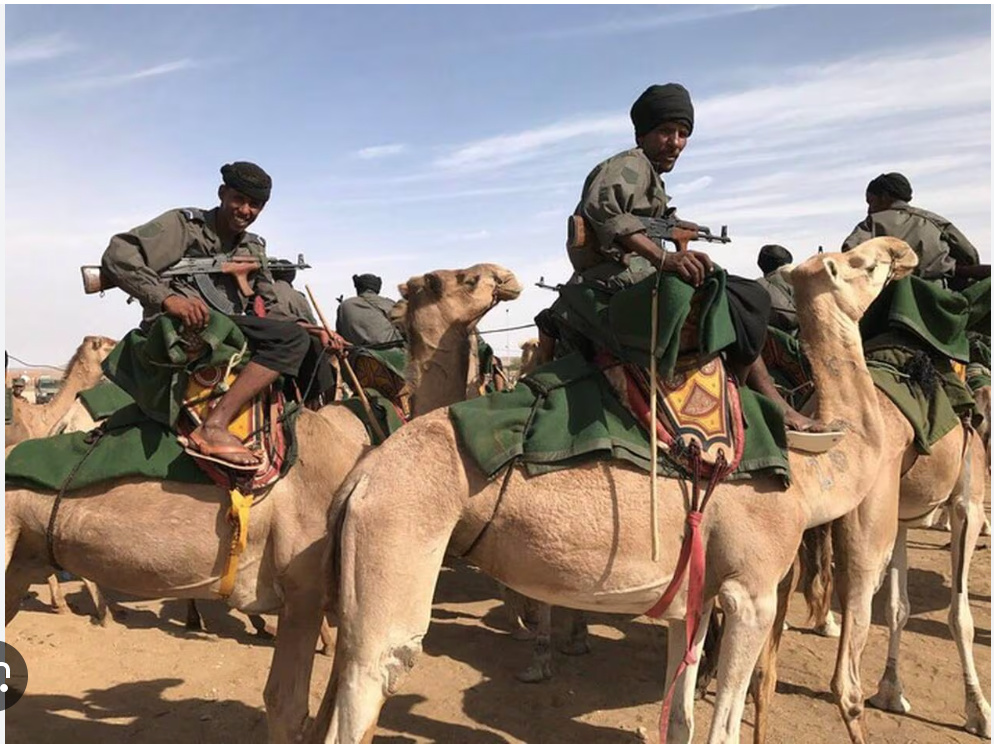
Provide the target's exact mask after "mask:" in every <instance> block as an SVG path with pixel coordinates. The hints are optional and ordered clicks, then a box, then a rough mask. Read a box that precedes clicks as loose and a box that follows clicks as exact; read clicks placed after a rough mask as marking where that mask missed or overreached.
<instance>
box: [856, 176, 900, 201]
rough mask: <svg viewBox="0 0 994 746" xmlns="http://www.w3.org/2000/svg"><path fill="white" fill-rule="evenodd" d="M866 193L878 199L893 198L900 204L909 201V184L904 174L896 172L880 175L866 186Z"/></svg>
mask: <svg viewBox="0 0 994 746" xmlns="http://www.w3.org/2000/svg"><path fill="white" fill-rule="evenodd" d="M866 191H867V193H869V194H875V195H877V196H878V197H893V198H894V199H899V200H901V201H902V202H910V201H911V182H910V181H908V177H906V176H905V175H904V174H899V173H897V172H896V171H892V172H891V173H889V174H880V176H878V177H877V178H875V179H874V180H873V181H871V182H870V183H869V184H867V185H866Z"/></svg>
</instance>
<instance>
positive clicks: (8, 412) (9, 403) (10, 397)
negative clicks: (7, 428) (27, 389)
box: [4, 386, 14, 425]
mask: <svg viewBox="0 0 994 746" xmlns="http://www.w3.org/2000/svg"><path fill="white" fill-rule="evenodd" d="M4 393H5V396H4V422H5V424H7V425H10V424H11V423H13V422H14V391H13V389H11V388H10V386H7V387H5V389H4Z"/></svg>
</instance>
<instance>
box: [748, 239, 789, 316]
mask: <svg viewBox="0 0 994 746" xmlns="http://www.w3.org/2000/svg"><path fill="white" fill-rule="evenodd" d="M793 261H794V257H793V256H792V255H791V253H790V252H789V251H788V250H787V249H785V248H784V247H783V246H778V245H777V244H767V245H766V246H764V247H763V248H761V249H760V250H759V259H758V260H757V264H759V268H760V270H762V272H763V276H762V277H761V278H759V279H758V280H756V282H758V283H759V284H760V285H762V286H763V287H764V288H765V289H766V292H768V293H769V294H770V326H774V327H776V328H777V329H781V330H782V331H785V332H790V333H793V332H796V331H797V309H796V308H795V307H794V288H793V286H792V285H791V284H790V283H789V282H787V280H785V279H784V276H783V273H782V272H781V271H780V270H781V269H782V268H783V267H785V266H786V265H788V264H791V263H792V262H793Z"/></svg>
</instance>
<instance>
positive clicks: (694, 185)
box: [670, 176, 714, 197]
mask: <svg viewBox="0 0 994 746" xmlns="http://www.w3.org/2000/svg"><path fill="white" fill-rule="evenodd" d="M713 181H714V179H712V178H711V177H710V176H701V177H700V178H698V179H694V180H693V181H688V182H686V183H684V184H678V185H676V186H675V187H673V188H672V189H671V190H670V192H672V193H673V195H674V196H677V197H679V196H681V195H686V194H693V193H694V192H700V191H703V190H705V189H707V188H708V187H709V186H711V182H713Z"/></svg>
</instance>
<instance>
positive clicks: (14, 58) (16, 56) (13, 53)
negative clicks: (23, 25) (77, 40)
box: [4, 33, 78, 66]
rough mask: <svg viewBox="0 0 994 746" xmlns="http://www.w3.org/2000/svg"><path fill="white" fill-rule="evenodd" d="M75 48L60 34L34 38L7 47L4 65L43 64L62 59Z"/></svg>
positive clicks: (74, 45)
mask: <svg viewBox="0 0 994 746" xmlns="http://www.w3.org/2000/svg"><path fill="white" fill-rule="evenodd" d="M77 48H78V47H77V45H76V44H74V43H73V42H71V41H69V39H67V38H66V35H65V34H62V33H58V34H48V35H47V36H35V37H32V38H30V39H23V40H21V41H19V42H16V43H15V44H13V45H11V46H9V47H7V49H6V54H5V55H4V63H5V64H6V65H8V66H15V65H25V64H28V63H31V62H43V61H45V60H52V59H55V58H56V57H62V56H63V55H66V54H69V53H70V52H73V51H75V50H76V49H77Z"/></svg>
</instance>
